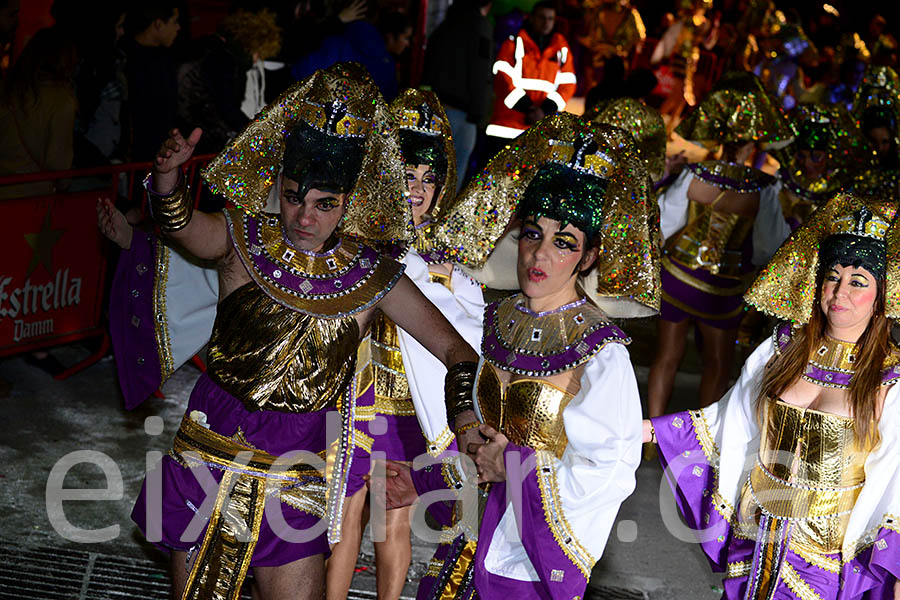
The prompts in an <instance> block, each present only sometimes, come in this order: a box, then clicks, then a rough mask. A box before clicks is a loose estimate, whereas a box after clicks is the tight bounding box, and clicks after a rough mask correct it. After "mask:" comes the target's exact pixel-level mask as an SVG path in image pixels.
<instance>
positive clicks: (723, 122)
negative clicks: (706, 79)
mask: <svg viewBox="0 0 900 600" xmlns="http://www.w3.org/2000/svg"><path fill="white" fill-rule="evenodd" d="M675 131H676V133H678V135H680V136H681V137H683V138H684V139H686V140H690V141H693V142H707V143H713V144H723V143H727V142H750V141H753V142H758V143H760V144H763V145H764V146H766V147H768V148H781V147H783V146H785V145H787V144H789V143H790V142H791V140H792V139H793V137H794V131H793V130H792V129H791V124H790V122H789V121H788V120H787V118H786V117H785V116H784V112H783V111H782V109H781V108H780V107H779V106H778V105H777V103H776V102H775V101H774V100H773V99H772V98H771V96H770V95H769V93H768V92H767V91H766V89H765V88H764V87H763V84H762V82H761V81H760V80H759V78H758V77H756V75H754V74H753V73H749V72H747V71H731V72H729V73H726V74H725V75H723V76H722V77H721V78H720V79H719V81H718V82H716V85H715V86H714V87H713V89H712V91H711V92H710V93H709V94H708V95H707V96H706V98H704V99H703V101H702V102H701V103H700V104H699V105H697V107H696V108H695V109H694V110H693V112H691V114H690V115H688V117H687V118H686V119H685V120H684V121H682V122H681V123H680V124H679V125H678V127H676V128H675Z"/></svg>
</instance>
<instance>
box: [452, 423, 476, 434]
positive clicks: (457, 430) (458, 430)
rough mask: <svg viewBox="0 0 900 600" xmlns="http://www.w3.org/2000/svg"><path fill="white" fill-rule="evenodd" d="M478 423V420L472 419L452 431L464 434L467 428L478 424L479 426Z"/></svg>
mask: <svg viewBox="0 0 900 600" xmlns="http://www.w3.org/2000/svg"><path fill="white" fill-rule="evenodd" d="M480 425H481V423H480V422H478V421H472V422H471V423H466V424H465V425H463V426H462V427H460V428H459V429H456V430H455V431H454V432H453V433H455V434H456V435H462V434H464V433H465V432H467V431H468V430H470V429H475V428H476V427H478V426H480Z"/></svg>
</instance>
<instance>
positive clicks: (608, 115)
mask: <svg viewBox="0 0 900 600" xmlns="http://www.w3.org/2000/svg"><path fill="white" fill-rule="evenodd" d="M584 118H585V119H587V120H588V121H593V122H594V123H605V124H606V125H612V126H613V127H618V128H619V129H624V130H625V131H627V132H629V133H630V134H631V135H632V136H633V137H634V141H635V143H636V144H637V148H638V152H640V153H641V158H642V159H644V164H646V165H647V171H648V172H649V173H650V178H651V179H652V180H653V181H659V180H660V179H662V176H663V173H664V172H665V168H666V138H667V135H666V124H665V122H664V121H663V118H662V115H660V114H659V111H657V110H655V109H653V108H650V107H649V106H647V105H646V104H644V103H643V102H641V101H640V100H635V99H634V98H616V99H615V100H612V101H611V102H608V103H605V104H603V105H601V106H598V107H596V108H593V109H591V110H590V111H589V112H588V113H587V114H586V115H585V116H584Z"/></svg>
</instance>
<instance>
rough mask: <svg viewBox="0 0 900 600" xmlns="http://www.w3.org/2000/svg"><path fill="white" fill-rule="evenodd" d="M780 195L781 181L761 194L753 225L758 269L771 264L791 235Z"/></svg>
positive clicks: (754, 248)
mask: <svg viewBox="0 0 900 600" xmlns="http://www.w3.org/2000/svg"><path fill="white" fill-rule="evenodd" d="M780 193H781V180H780V179H777V180H776V181H775V183H773V184H772V185H768V186H766V187H764V188H763V189H762V190H760V192H759V210H758V211H757V212H756V221H755V222H754V223H753V264H754V265H756V266H758V267H761V266H763V265H764V264H766V263H767V262H769V259H770V258H772V256H773V255H774V254H775V251H776V250H778V247H779V246H781V244H782V242H784V240H786V239H787V237H788V235H790V233H791V228H790V226H789V225H788V223H787V221H786V220H785V218H784V213H783V211H782V209H781V202H780V201H779V200H778V195H779V194H780Z"/></svg>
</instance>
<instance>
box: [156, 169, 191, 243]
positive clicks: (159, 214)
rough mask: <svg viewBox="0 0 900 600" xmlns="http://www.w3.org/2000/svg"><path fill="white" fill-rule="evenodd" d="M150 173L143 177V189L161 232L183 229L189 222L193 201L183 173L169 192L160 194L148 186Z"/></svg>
mask: <svg viewBox="0 0 900 600" xmlns="http://www.w3.org/2000/svg"><path fill="white" fill-rule="evenodd" d="M150 178H151V175H150V174H149V173H148V174H147V177H145V178H144V189H145V190H147V198H148V199H149V201H150V214H151V215H152V216H153V220H154V221H155V222H156V224H157V225H159V230H160V231H162V232H163V233H173V232H175V231H178V230H179V229H184V228H185V227H187V224H188V223H190V222H191V216H193V214H194V203H193V202H192V201H191V194H190V187H189V186H188V185H187V182H186V181H185V178H184V176H183V175H179V177H178V185H176V186H175V189H174V190H172V191H171V192H170V193H169V194H166V195H160V194H158V193H156V192H155V191H154V190H153V189H152V188H151V187H150Z"/></svg>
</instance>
